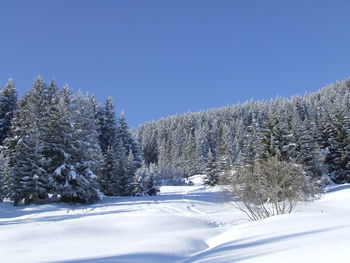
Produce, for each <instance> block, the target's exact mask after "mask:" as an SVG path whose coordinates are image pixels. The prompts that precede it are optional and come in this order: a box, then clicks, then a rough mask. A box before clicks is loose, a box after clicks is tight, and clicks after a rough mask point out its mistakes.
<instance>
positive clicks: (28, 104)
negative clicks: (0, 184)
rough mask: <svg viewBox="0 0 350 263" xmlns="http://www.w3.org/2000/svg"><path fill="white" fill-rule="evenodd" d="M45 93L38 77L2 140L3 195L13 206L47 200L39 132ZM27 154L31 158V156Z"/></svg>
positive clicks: (46, 174)
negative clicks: (10, 200)
mask: <svg viewBox="0 0 350 263" xmlns="http://www.w3.org/2000/svg"><path fill="white" fill-rule="evenodd" d="M45 94H46V86H45V84H44V82H43V81H42V79H41V78H40V77H38V78H36V79H35V81H34V84H33V88H32V89H31V90H29V91H28V92H27V93H26V94H25V96H24V98H23V99H22V100H21V101H20V102H19V108H18V111H16V113H15V116H14V118H13V120H12V127H11V132H10V134H11V136H10V137H8V138H7V139H6V140H5V147H4V154H5V157H6V167H5V182H6V185H7V187H6V188H7V194H8V195H9V196H10V197H11V198H12V200H14V204H15V205H16V204H18V203H19V202H21V201H22V199H25V203H26V204H27V203H28V202H30V201H32V200H33V199H36V198H47V197H48V191H49V178H48V173H47V172H46V169H45V165H46V160H45V156H44V155H43V149H44V147H43V141H42V134H43V133H42V130H41V126H42V123H43V119H44V117H45V114H46V111H45V110H46V108H45ZM30 151H32V152H33V153H35V155H31V154H30V153H29V152H30ZM31 165H32V166H31ZM22 166H23V167H22ZM22 169H23V170H22ZM23 176H24V179H23V178H22V177H23ZM38 177H39V178H38ZM44 184H45V185H44ZM38 185H39V186H38ZM30 187H31V188H30ZM24 192H25V194H24ZM21 197H23V198H22V199H21Z"/></svg>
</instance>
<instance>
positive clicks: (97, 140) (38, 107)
mask: <svg viewBox="0 0 350 263" xmlns="http://www.w3.org/2000/svg"><path fill="white" fill-rule="evenodd" d="M0 145H1V155H0V171H1V173H0V176H1V178H0V179H1V180H0V182H1V184H0V200H2V199H3V197H8V198H10V199H11V200H12V201H13V203H14V205H19V204H29V203H31V202H35V201H38V200H41V201H43V200H44V201H45V200H57V201H63V202H68V203H93V202H96V201H98V200H100V199H101V198H102V195H103V194H104V195H107V196H130V195H154V194H156V193H157V191H158V189H157V187H156V186H155V185H154V178H153V175H152V173H150V172H149V170H148V169H147V168H146V167H145V166H143V158H142V153H141V149H140V145H139V143H138V140H136V139H135V138H134V136H133V135H132V134H131V133H130V131H129V127H128V125H127V122H126V118H125V115H124V113H122V114H121V116H120V117H119V118H116V116H115V112H114V105H113V101H112V99H111V98H107V100H106V102H105V104H104V105H100V104H98V103H97V102H96V100H95V98H94V97H93V96H89V95H83V94H82V93H81V92H79V93H78V94H76V95H74V94H73V93H72V92H71V91H70V89H69V87H68V86H64V87H63V88H62V89H59V88H57V85H56V83H55V82H54V81H51V82H50V83H49V84H46V83H44V81H43V80H42V78H40V77H38V78H36V79H35V81H34V83H33V87H32V88H31V89H30V90H29V91H28V92H27V93H26V94H25V95H24V97H23V98H22V99H20V100H18V98H17V92H16V89H15V85H14V82H13V81H12V80H9V81H8V82H7V84H6V85H5V86H4V87H3V89H2V90H1V91H0Z"/></svg>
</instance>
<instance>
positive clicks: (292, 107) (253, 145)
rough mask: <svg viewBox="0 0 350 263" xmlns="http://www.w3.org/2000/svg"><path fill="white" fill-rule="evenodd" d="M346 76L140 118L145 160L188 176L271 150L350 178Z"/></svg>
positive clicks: (315, 173)
mask: <svg viewBox="0 0 350 263" xmlns="http://www.w3.org/2000/svg"><path fill="white" fill-rule="evenodd" d="M349 113H350V80H349V79H348V80H344V81H341V82H338V83H336V84H334V85H330V86H327V87H325V88H323V89H321V90H319V91H317V92H315V93H311V94H305V95H303V96H294V97H292V98H290V99H286V98H281V97H277V98H275V99H272V100H270V101H248V102H246V103H243V104H237V105H233V106H229V107H223V108H219V109H212V110H208V111H203V112H198V113H187V114H184V115H176V116H171V117H168V118H164V119H161V120H159V121H153V122H149V123H145V124H143V125H141V126H140V127H139V128H138V129H137V130H136V131H135V135H136V137H138V139H139V141H140V144H141V149H142V152H143V156H144V159H145V162H146V163H147V164H152V165H155V166H157V167H158V169H167V170H171V171H173V173H177V174H179V173H180V174H181V175H182V177H188V176H191V175H193V174H198V173H201V174H207V183H208V184H211V185H213V184H215V183H217V181H218V175H219V174H224V172H225V171H227V170H230V169H234V167H236V166H240V167H242V166H244V165H249V164H252V163H255V162H256V161H264V160H269V159H271V158H277V159H278V160H279V161H285V162H291V163H295V164H300V165H302V166H303V167H304V168H305V170H306V172H307V174H308V175H310V176H312V177H314V178H321V177H322V176H326V177H327V176H329V177H327V178H330V179H331V180H333V181H334V182H336V183H346V182H350V119H349V117H350V114H349Z"/></svg>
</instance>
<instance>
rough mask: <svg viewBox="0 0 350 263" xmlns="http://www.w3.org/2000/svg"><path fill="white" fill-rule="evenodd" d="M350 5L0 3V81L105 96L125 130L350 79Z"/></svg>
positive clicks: (334, 1) (165, 0)
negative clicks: (52, 84) (41, 83)
mask: <svg viewBox="0 0 350 263" xmlns="http://www.w3.org/2000/svg"><path fill="white" fill-rule="evenodd" d="M349 14H350V1H346V0H344V1H340V0H328V1H322V0H303V1H301V0H300V1H297V0H294V1H292V0H291V1H281V0H275V1H270V0H264V1H261V0H256V1H253V0H236V1H233V0H232V1H229V0H228V1H223V0H211V1H207V0H198V1H191V0H184V1H182V0H176V1H174V0H172V1H170V0H157V1H155V0H147V1H146V0H142V1H141V0H140V1H136V0H135V1H134V0H119V1H118V0H109V1H108V0H104V1H101V0H94V1H92V0H80V1H79V0H74V1H73V0H50V1H48V0H40V1H39V0H31V1H25V0H23V1H18V0H1V1H0V84H1V85H3V84H5V82H6V81H7V79H8V78H13V79H14V80H15V82H16V85H17V89H18V91H19V93H20V94H23V93H24V91H25V90H27V89H29V88H30V87H31V85H32V82H33V80H34V78H35V77H36V76H37V75H39V74H40V75H41V76H42V77H43V78H44V79H45V80H46V81H49V80H51V79H52V78H55V79H56V80H57V83H58V84H59V85H60V86H62V85H63V84H65V83H68V84H69V85H70V87H71V88H72V89H73V90H78V89H81V90H82V91H84V92H90V93H94V94H95V95H96V97H97V99H98V100H99V101H100V102H103V101H104V99H105V98H106V97H107V96H112V97H113V98H114V101H115V103H116V107H117V108H116V110H117V111H118V112H119V111H120V110H121V109H122V108H123V109H124V110H125V111H126V116H127V119H128V121H129V123H130V125H131V126H132V127H137V126H138V125H139V124H140V123H143V122H146V121H150V120H153V119H159V118H160V117H165V116H168V115H172V114H176V113H184V112H187V111H198V110H204V109H209V108H213V107H218V106H224V105H228V104H233V103H237V102H244V101H246V100H249V99H251V98H253V99H269V98H271V97H275V96H276V95H281V96H287V97H289V96H292V95H294V94H303V93H304V92H311V91H315V90H317V89H319V88H321V87H323V86H325V85H327V84H329V83H332V82H335V81H336V80H341V79H344V78H347V77H349V75H350V74H349V69H350V15H349Z"/></svg>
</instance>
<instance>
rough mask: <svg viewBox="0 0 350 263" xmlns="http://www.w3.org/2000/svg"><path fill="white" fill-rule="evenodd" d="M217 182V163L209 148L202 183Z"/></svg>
mask: <svg viewBox="0 0 350 263" xmlns="http://www.w3.org/2000/svg"><path fill="white" fill-rule="evenodd" d="M218 182H219V172H218V168H217V163H216V160H215V157H214V156H213V154H212V152H211V150H209V153H208V161H207V168H206V176H205V178H204V184H206V185H210V186H214V185H216V184H217V183H218Z"/></svg>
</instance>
